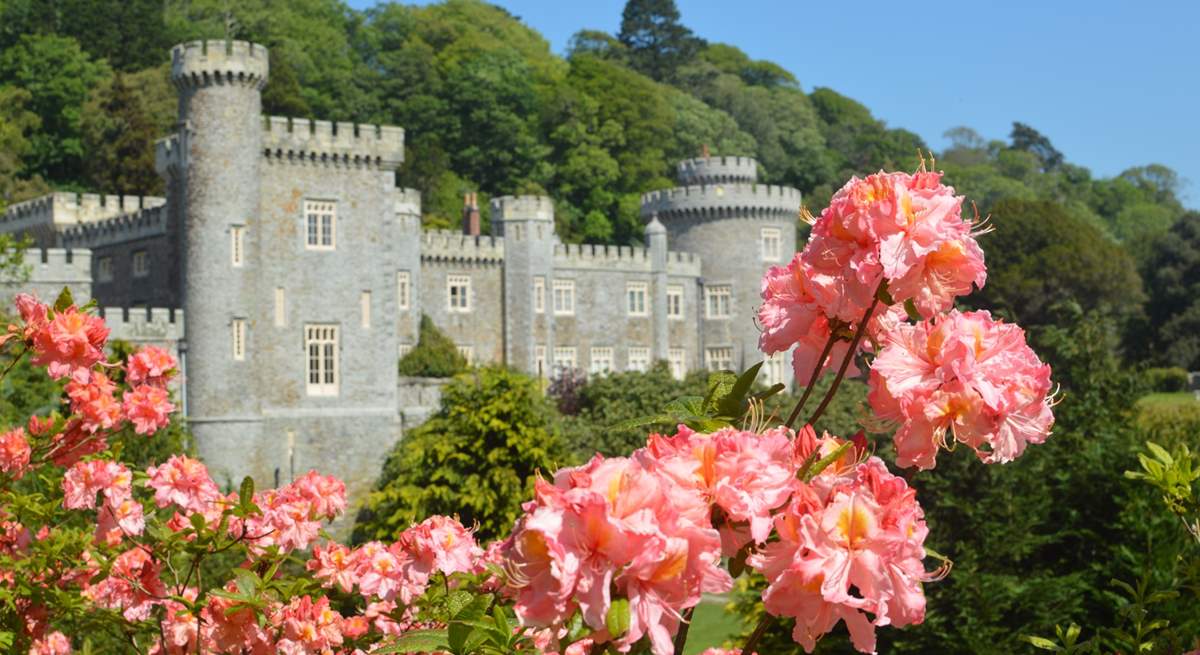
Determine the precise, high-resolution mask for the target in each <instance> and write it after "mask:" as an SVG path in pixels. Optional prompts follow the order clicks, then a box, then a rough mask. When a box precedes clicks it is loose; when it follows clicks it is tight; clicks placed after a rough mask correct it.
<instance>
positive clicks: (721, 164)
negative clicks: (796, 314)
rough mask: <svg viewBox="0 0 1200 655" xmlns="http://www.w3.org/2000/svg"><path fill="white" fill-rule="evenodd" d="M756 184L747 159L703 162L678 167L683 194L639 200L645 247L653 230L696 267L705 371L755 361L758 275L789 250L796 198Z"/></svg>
mask: <svg viewBox="0 0 1200 655" xmlns="http://www.w3.org/2000/svg"><path fill="white" fill-rule="evenodd" d="M757 179H758V162H756V161H755V160H754V159H752V158H750V157H733V156H703V157H698V158H696V159H689V160H686V161H684V162H681V163H680V164H679V181H680V183H681V184H683V185H684V186H680V187H677V188H674V189H667V190H663V191H652V192H650V193H647V194H644V195H643V196H642V207H641V214H642V217H643V218H644V219H645V220H647V221H649V224H648V225H647V228H646V239H647V244H648V245H649V244H650V243H652V239H654V238H656V237H655V235H656V234H657V233H658V228H657V227H656V224H659V223H661V225H662V227H663V228H665V232H666V235H665V236H664V240H665V238H666V237H667V236H669V238H670V241H671V245H672V247H673V248H675V249H676V250H680V251H684V252H692V253H697V254H699V255H700V259H701V261H702V262H703V289H702V290H701V297H700V299H699V300H700V308H699V309H700V330H701V338H702V342H703V352H701V353H700V361H701V362H704V363H705V364H706V365H708V366H709V367H711V368H726V367H731V368H734V369H738V370H741V369H744V368H746V367H748V366H750V365H751V364H754V363H755V362H756V361H758V360H760V359H761V358H762V355H761V353H759V352H758V328H757V327H756V326H755V323H754V313H755V311H756V310H757V308H758V305H759V303H760V302H761V298H760V297H759V290H760V282H761V279H762V275H763V273H764V272H765V271H766V269H767V268H768V267H770V266H774V265H777V264H785V263H786V262H787V261H788V260H789V259H791V257H792V254H793V253H794V252H795V250H796V219H797V215H798V212H799V210H800V192H799V191H797V190H796V189H793V188H790V187H782V186H774V185H766V184H757V183H756V180H757Z"/></svg>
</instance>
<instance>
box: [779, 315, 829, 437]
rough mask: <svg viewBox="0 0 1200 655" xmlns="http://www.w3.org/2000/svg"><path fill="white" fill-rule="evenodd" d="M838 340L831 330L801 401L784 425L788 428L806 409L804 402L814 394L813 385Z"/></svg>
mask: <svg viewBox="0 0 1200 655" xmlns="http://www.w3.org/2000/svg"><path fill="white" fill-rule="evenodd" d="M836 342H837V337H835V336H834V335H833V333H832V332H831V333H830V334H829V338H828V339H826V340H825V348H824V349H823V350H821V356H820V357H818V358H817V365H816V366H815V367H813V372H812V375H811V376H809V378H808V386H807V387H805V388H804V394H803V395H802V396H800V402H798V403H796V407H795V408H794V409H793V410H792V414H791V415H790V416H788V420H787V423H785V424H784V425H785V426H786V427H788V428H790V427H792V425H793V424H795V422H796V419H797V418H799V417H800V412H801V410H803V409H804V403H806V402H808V397H809V396H811V395H812V392H813V385H815V384H816V383H817V377H818V376H820V375H821V368H823V366H824V364H825V358H826V357H828V356H829V351H831V350H833V344H834V343H836Z"/></svg>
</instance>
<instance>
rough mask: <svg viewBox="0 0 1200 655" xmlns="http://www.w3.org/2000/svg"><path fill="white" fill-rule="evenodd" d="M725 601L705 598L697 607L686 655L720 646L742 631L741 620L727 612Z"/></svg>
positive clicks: (693, 616) (689, 633)
mask: <svg viewBox="0 0 1200 655" xmlns="http://www.w3.org/2000/svg"><path fill="white" fill-rule="evenodd" d="M726 602H727V601H726V600H725V599H723V598H722V599H717V598H713V597H707V596H706V597H705V598H704V600H702V601H700V604H699V605H697V606H696V613H695V614H694V615H692V627H691V628H690V629H689V630H688V640H687V647H686V648H685V649H684V653H685V655H695V654H696V653H699V652H701V651H703V650H704V649H705V648H712V647H714V646H720V645H721V644H722V643H724V642H725V640H726V639H731V638H733V637H735V636H737V634H738V633H739V632H741V630H742V624H741V620H740V619H739V618H738V616H737V615H736V614H734V613H733V612H727V611H725V603H726Z"/></svg>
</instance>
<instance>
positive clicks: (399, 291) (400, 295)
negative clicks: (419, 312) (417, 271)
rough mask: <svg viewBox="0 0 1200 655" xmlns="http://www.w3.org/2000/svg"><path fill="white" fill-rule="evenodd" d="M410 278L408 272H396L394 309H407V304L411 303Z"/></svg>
mask: <svg viewBox="0 0 1200 655" xmlns="http://www.w3.org/2000/svg"><path fill="white" fill-rule="evenodd" d="M411 285H412V276H411V275H409V273H408V271H397V272H396V309H399V310H401V311H403V310H405V309H408V307H409V303H410V302H412V299H411V296H412V286H411Z"/></svg>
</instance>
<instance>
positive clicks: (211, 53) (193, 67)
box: [171, 40, 270, 89]
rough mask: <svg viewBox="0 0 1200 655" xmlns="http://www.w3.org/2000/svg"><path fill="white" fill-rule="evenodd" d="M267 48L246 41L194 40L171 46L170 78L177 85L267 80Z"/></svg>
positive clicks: (260, 83)
mask: <svg viewBox="0 0 1200 655" xmlns="http://www.w3.org/2000/svg"><path fill="white" fill-rule="evenodd" d="M269 71H270V64H269V63H268V60H267V49H266V47H264V46H261V45H259V44H257V43H249V42H247V41H219V40H214V41H192V42H190V43H182V44H180V45H177V46H175V47H174V48H172V49H171V81H172V82H173V83H174V84H175V86H176V88H180V89H182V88H183V87H197V86H208V85H210V84H221V85H233V84H239V85H243V86H251V87H254V88H256V89H261V88H262V87H263V86H264V85H266V83H267V74H268V72H269Z"/></svg>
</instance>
